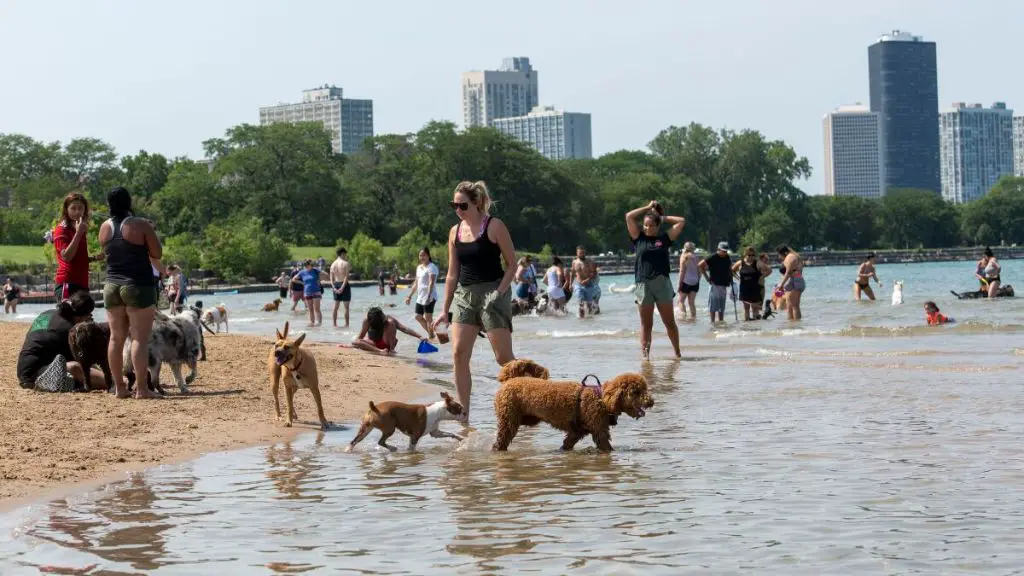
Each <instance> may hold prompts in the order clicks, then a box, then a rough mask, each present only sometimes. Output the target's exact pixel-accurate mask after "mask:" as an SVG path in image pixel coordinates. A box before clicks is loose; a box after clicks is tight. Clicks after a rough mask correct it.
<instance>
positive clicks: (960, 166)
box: [939, 102, 1014, 204]
mask: <svg viewBox="0 0 1024 576" xmlns="http://www.w3.org/2000/svg"><path fill="white" fill-rule="evenodd" d="M939 131H940V135H941V142H942V145H941V155H940V159H941V174H942V197H943V198H944V199H945V200H946V201H948V202H952V203H953V204H963V203H964V202H970V201H972V200H977V199H978V198H981V197H982V196H984V195H985V194H988V191H989V190H991V189H992V186H994V185H995V184H996V182H998V181H999V179H1000V178H1002V177H1003V176H1011V175H1013V152H1014V150H1013V110H1011V109H1009V108H1007V107H1006V103H1005V102H996V103H994V104H993V105H992V106H991V107H989V108H985V107H983V106H982V105H981V104H966V103H964V102H954V103H953V106H952V107H951V108H949V109H946V110H943V111H942V112H941V113H940V114H939Z"/></svg>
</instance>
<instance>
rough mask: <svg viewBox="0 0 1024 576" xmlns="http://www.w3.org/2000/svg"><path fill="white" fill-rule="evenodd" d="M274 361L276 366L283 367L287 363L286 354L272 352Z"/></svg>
mask: <svg viewBox="0 0 1024 576" xmlns="http://www.w3.org/2000/svg"><path fill="white" fill-rule="evenodd" d="M274 361H275V362H277V365H278V366H283V365H284V363H285V362H287V361H288V353H287V352H284V351H277V352H274Z"/></svg>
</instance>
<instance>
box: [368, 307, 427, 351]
mask: <svg viewBox="0 0 1024 576" xmlns="http://www.w3.org/2000/svg"><path fill="white" fill-rule="evenodd" d="M399 332H403V333H405V334H408V335H409V336H412V337H413V338H416V339H417V340H421V341H423V340H426V338H424V337H423V336H420V335H419V333H417V332H416V331H415V330H413V329H411V328H407V327H406V326H405V325H403V324H402V323H401V322H399V321H398V319H397V318H395V317H394V316H389V315H387V314H385V313H384V311H383V310H381V309H380V308H378V307H376V306H374V307H373V308H370V309H369V310H368V311H367V312H366V318H364V319H363V327H362V328H361V329H360V330H359V336H358V337H356V339H355V340H353V341H352V347H353V348H357V349H359V350H362V351H364V352H369V353H371V354H378V355H380V356H390V355H391V354H394V353H395V348H397V347H398V333H399Z"/></svg>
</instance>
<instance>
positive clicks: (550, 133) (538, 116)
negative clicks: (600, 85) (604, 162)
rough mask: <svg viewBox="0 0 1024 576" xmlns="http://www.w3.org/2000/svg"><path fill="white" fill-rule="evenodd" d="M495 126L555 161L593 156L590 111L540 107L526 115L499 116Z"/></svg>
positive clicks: (494, 121) (494, 123)
mask: <svg viewBox="0 0 1024 576" xmlns="http://www.w3.org/2000/svg"><path fill="white" fill-rule="evenodd" d="M491 125H492V126H493V127H494V128H496V129H497V130H499V131H501V132H503V133H505V134H508V135H509V136H511V137H513V138H515V139H516V140H519V141H521V142H526V143H527V144H530V145H531V146H533V147H534V148H536V149H537V151H538V152H540V153H541V155H543V156H545V157H546V158H550V159H551V160H565V159H568V158H592V157H593V150H592V148H591V137H590V114H581V113H578V112H564V111H561V110H555V108H554V107H553V106H537V107H535V108H534V109H533V110H531V111H530V113H529V114H527V115H525V116H517V117H514V118H497V119H495V120H493V122H492V123H491Z"/></svg>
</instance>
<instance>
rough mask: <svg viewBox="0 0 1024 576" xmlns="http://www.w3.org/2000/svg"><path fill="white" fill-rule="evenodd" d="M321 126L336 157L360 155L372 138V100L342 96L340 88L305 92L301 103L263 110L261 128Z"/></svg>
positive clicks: (261, 112) (325, 86)
mask: <svg viewBox="0 0 1024 576" xmlns="http://www.w3.org/2000/svg"><path fill="white" fill-rule="evenodd" d="M275 122H290V123H296V122H321V123H323V125H324V128H325V129H326V130H327V131H328V132H329V133H330V135H331V148H332V150H333V151H334V153H335V154H352V153H354V152H358V151H359V149H360V146H361V145H362V143H363V140H365V139H366V138H369V137H371V136H373V100H353V99H349V98H344V97H343V96H342V89H341V88H338V87H337V86H327V85H324V86H321V87H319V88H313V89H312V90H303V91H302V102H300V103H295V104H278V105H276V106H264V107H262V108H260V124H261V125H263V124H273V123H275Z"/></svg>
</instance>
